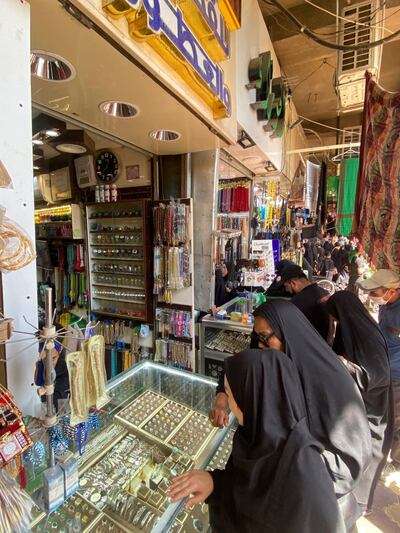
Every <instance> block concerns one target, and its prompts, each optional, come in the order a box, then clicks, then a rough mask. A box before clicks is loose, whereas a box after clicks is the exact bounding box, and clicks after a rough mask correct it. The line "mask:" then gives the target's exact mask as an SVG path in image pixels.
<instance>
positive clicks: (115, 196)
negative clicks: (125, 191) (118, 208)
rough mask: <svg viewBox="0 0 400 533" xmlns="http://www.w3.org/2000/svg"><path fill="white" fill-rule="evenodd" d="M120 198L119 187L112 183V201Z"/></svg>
mask: <svg viewBox="0 0 400 533" xmlns="http://www.w3.org/2000/svg"><path fill="white" fill-rule="evenodd" d="M117 200H118V189H117V186H116V185H115V183H113V184H112V185H111V201H112V202H116V201H117Z"/></svg>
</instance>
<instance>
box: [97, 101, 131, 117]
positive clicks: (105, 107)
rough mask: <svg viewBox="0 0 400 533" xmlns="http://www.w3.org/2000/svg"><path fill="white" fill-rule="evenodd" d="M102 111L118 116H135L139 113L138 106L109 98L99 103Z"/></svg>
mask: <svg viewBox="0 0 400 533" xmlns="http://www.w3.org/2000/svg"><path fill="white" fill-rule="evenodd" d="M99 109H100V111H101V112H102V113H104V114H106V115H108V116H110V117H116V118H133V117H134V116H136V115H137V114H138V113H139V110H138V108H137V107H135V106H134V105H132V104H128V103H127V102H119V101H118V100H109V101H107V102H102V103H101V104H100V105H99Z"/></svg>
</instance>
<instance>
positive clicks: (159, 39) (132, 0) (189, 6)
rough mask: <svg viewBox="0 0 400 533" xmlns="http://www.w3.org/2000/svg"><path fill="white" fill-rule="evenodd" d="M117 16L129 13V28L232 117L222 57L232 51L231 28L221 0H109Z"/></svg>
mask: <svg viewBox="0 0 400 533" xmlns="http://www.w3.org/2000/svg"><path fill="white" fill-rule="evenodd" d="M103 8H104V10H105V11H106V13H107V14H109V15H110V16H111V17H113V18H119V17H121V16H124V17H125V18H126V19H127V21H128V26H129V34H130V36H131V37H132V38H133V39H135V40H136V41H139V42H143V41H145V42H146V43H148V44H149V45H150V46H151V47H152V48H153V49H154V50H155V51H156V52H157V53H158V54H159V55H160V56H161V57H162V58H163V59H164V60H165V61H166V62H167V63H168V64H169V66H170V67H172V68H173V69H174V70H175V71H176V72H177V73H178V74H179V75H180V76H181V77H182V78H183V79H184V80H185V82H186V83H187V84H188V85H189V86H190V87H191V88H192V89H193V90H194V91H195V92H196V93H197V94H198V95H199V96H200V97H201V98H202V99H203V100H204V101H205V102H206V103H207V104H208V105H209V106H210V107H211V108H212V110H213V115H214V118H215V119H220V118H225V117H229V116H230V114H231V110H232V102H231V95H230V92H229V88H228V87H227V86H226V85H225V83H224V72H223V70H222V69H221V68H220V66H219V64H218V62H219V61H222V60H224V59H227V58H228V57H229V54H230V41H229V37H230V34H229V30H228V29H227V27H226V24H225V21H224V19H223V17H222V15H221V12H220V11H219V8H218V3H217V0H103Z"/></svg>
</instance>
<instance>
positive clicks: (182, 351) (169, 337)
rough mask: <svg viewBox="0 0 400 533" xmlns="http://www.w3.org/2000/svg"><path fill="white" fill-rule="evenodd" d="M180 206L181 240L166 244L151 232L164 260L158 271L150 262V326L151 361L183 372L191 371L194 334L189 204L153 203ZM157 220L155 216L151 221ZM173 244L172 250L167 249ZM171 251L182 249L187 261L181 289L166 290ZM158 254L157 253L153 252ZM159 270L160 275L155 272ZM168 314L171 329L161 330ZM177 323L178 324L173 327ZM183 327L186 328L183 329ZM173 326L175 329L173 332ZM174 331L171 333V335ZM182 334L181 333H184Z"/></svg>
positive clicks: (165, 238) (185, 200)
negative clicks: (182, 219)
mask: <svg viewBox="0 0 400 533" xmlns="http://www.w3.org/2000/svg"><path fill="white" fill-rule="evenodd" d="M174 204H175V205H177V204H183V205H185V206H186V208H187V209H186V212H187V213H188V217H187V220H186V228H185V229H186V231H185V236H182V237H181V238H180V239H179V238H178V237H176V240H175V242H174V243H171V242H169V239H168V238H167V237H166V235H165V234H163V235H157V233H161V232H160V231H157V229H156V230H155V232H154V234H155V236H154V238H155V241H154V244H155V248H154V250H155V254H159V253H160V252H161V253H162V254H163V257H164V258H165V259H164V260H163V261H162V262H161V263H162V268H161V269H159V268H158V266H157V258H156V257H155V260H154V270H155V271H154V279H155V282H154V283H155V287H157V289H155V291H154V292H155V300H156V304H155V305H156V320H155V324H154V340H155V351H154V353H155V361H158V362H163V363H165V364H168V365H172V366H175V367H177V368H181V369H183V370H190V371H192V370H195V369H196V360H195V333H194V327H195V326H194V316H195V310H194V288H193V216H192V214H193V200H192V199H191V198H185V199H178V200H173V201H171V202H165V201H164V202H163V201H160V202H155V204H154V205H155V209H159V208H160V206H164V207H166V208H168V207H170V208H171V207H172V206H173V205H174ZM155 216H157V215H156V214H155V212H154V213H153V222H154V217H155ZM171 244H174V245H175V246H173V247H172V246H171ZM172 248H174V249H177V248H180V249H182V248H185V251H186V252H187V255H188V257H187V259H188V262H189V263H188V268H189V272H188V274H189V275H188V280H187V283H185V284H184V286H183V287H182V288H178V289H176V288H172V289H171V288H170V287H169V286H168V284H169V282H170V280H169V279H168V274H167V272H168V268H169V266H168V264H169V263H168V259H167V257H168V250H171V249H172ZM157 250H158V251H157ZM158 270H160V272H158ZM168 314H170V316H171V320H170V324H171V327H170V328H168V327H162V321H161V320H160V317H163V316H165V315H168ZM176 322H178V324H176ZM185 324H186V325H185ZM174 326H177V327H176V328H174ZM174 329H175V332H174V331H173V330H174ZM184 330H185V332H184Z"/></svg>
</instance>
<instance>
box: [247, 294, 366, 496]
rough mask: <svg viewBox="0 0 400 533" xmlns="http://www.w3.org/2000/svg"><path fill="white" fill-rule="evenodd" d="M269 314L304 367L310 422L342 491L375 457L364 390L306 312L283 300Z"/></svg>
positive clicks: (266, 308) (262, 311)
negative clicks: (372, 453) (364, 402)
mask: <svg viewBox="0 0 400 533" xmlns="http://www.w3.org/2000/svg"><path fill="white" fill-rule="evenodd" d="M254 315H255V316H256V317H257V316H259V317H262V318H264V319H265V320H266V321H267V322H268V323H269V324H270V326H271V328H272V330H273V332H274V334H275V336H276V337H278V338H279V339H280V340H281V341H282V342H283V343H284V346H285V349H284V351H285V353H286V355H287V356H288V357H289V358H290V359H291V360H292V361H293V363H294V364H295V366H296V367H297V370H298V372H299V376H300V380H301V384H302V389H303V394H304V399H305V404H306V410H307V419H308V427H309V429H310V433H311V434H312V436H313V437H314V438H315V439H317V440H318V441H320V442H321V443H322V444H323V445H324V446H325V451H324V453H323V457H324V460H325V463H326V465H327V468H328V470H329V472H330V474H331V476H332V479H333V482H334V484H335V491H336V494H337V495H344V494H348V493H349V492H351V491H352V489H353V488H354V486H355V484H356V482H357V480H358V479H359V477H360V475H361V473H362V472H363V470H364V469H365V467H366V466H367V465H368V463H369V461H370V457H371V438H370V431H369V427H368V422H367V418H366V412H365V408H364V404H363V401H362V398H361V395H360V393H359V391H358V389H357V387H356V385H355V383H354V381H353V380H352V378H351V377H350V375H349V373H348V372H347V370H346V369H345V367H344V366H343V364H342V363H341V362H340V361H339V360H338V358H337V357H336V355H335V354H334V353H333V351H332V349H331V348H330V347H329V346H328V344H327V343H326V342H325V341H324V339H323V338H322V337H321V336H320V335H319V334H318V333H317V331H316V330H315V329H314V328H313V327H312V326H311V324H310V322H309V321H308V320H307V319H306V317H305V316H304V315H303V313H302V312H301V311H299V310H298V309H297V308H296V307H295V306H294V305H293V304H292V303H290V302H287V301H284V300H275V301H271V302H267V303H265V304H263V305H261V306H260V307H258V308H257V309H256V310H255V312H254Z"/></svg>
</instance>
